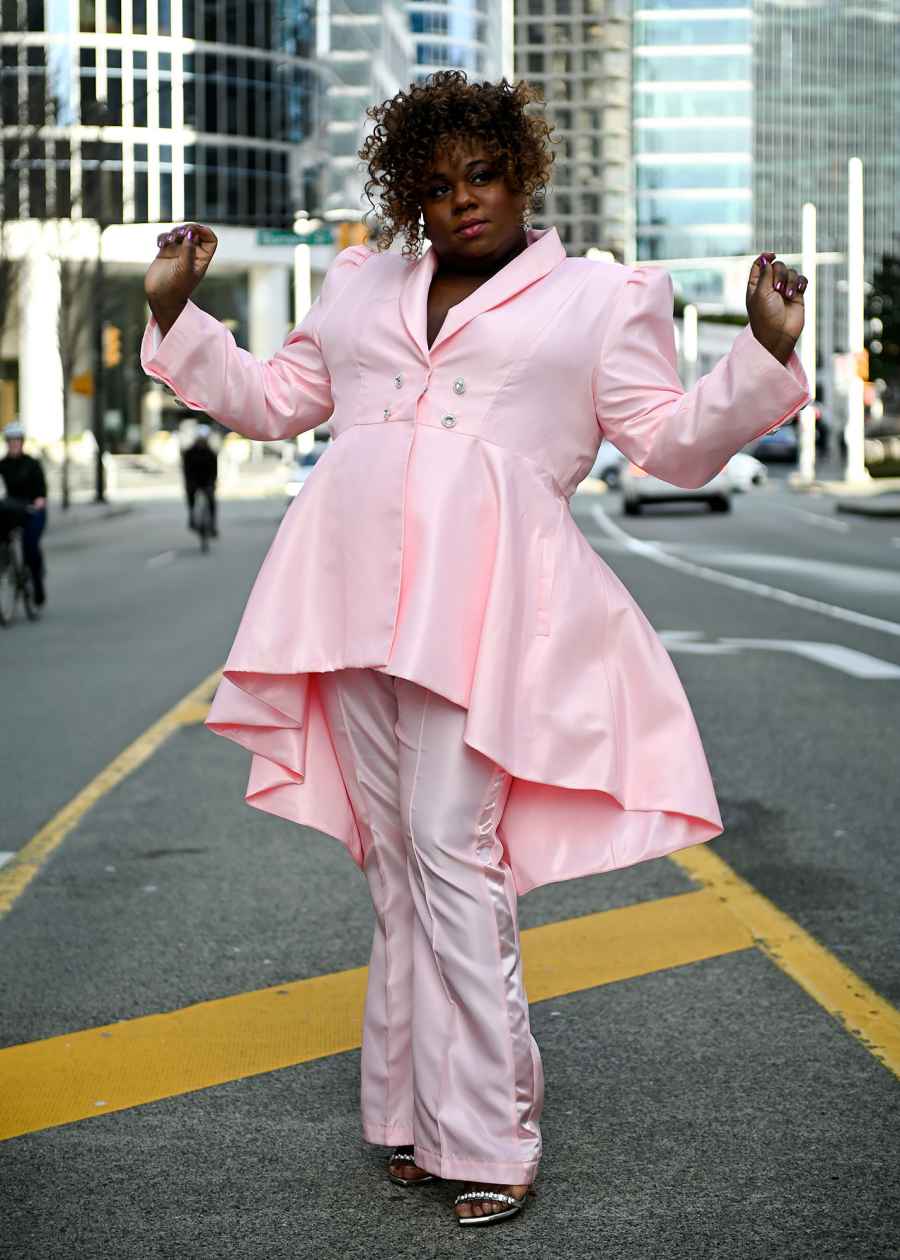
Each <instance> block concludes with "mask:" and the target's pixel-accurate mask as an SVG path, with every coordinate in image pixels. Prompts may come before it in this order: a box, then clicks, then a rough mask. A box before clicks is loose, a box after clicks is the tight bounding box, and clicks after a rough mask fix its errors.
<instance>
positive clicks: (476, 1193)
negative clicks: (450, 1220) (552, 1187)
mask: <svg viewBox="0 0 900 1260" xmlns="http://www.w3.org/2000/svg"><path fill="white" fill-rule="evenodd" d="M533 1194H534V1191H533V1190H532V1189H531V1187H530V1186H529V1188H528V1189H527V1190H526V1191H525V1193H524V1194H523V1195H522V1197H521V1199H517V1198H516V1197H515V1195H512V1194H504V1193H503V1191H502V1190H478V1189H476V1190H466V1191H464V1192H463V1193H462V1194H458V1195H457V1196H456V1198H455V1199H454V1200H453V1206H454V1207H457V1206H458V1205H459V1204H460V1203H482V1202H483V1201H484V1200H485V1199H487V1200H488V1201H489V1202H491V1203H503V1204H505V1205H506V1207H505V1210H504V1211H503V1212H489V1213H488V1214H487V1215H485V1216H457V1218H456V1219H457V1221H458V1222H459V1223H460V1225H493V1224H494V1222H495V1221H506V1220H509V1218H510V1217H511V1216H518V1215H519V1213H520V1212H521V1211H522V1208H523V1207H524V1206H525V1201H526V1200H527V1198H528V1196H529V1195H533Z"/></svg>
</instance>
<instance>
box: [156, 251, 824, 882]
mask: <svg viewBox="0 0 900 1260" xmlns="http://www.w3.org/2000/svg"><path fill="white" fill-rule="evenodd" d="M434 268H435V257H434V255H433V252H432V251H428V252H427V253H426V254H425V255H424V256H423V257H422V258H421V259H420V260H419V261H418V262H415V263H410V262H408V261H407V260H405V259H403V258H402V257H401V256H400V255H398V254H393V253H391V254H376V253H373V252H371V251H370V250H368V249H367V248H365V247H354V248H351V249H347V250H344V251H343V252H342V253H341V254H339V255H338V257H337V258H336V259H335V260H334V262H333V264H332V266H331V268H330V269H329V272H328V274H327V276H326V278H325V282H324V285H323V288H322V292H321V294H320V296H319V298H318V300H317V301H316V302H315V303H314V305H313V306H312V308H311V310H310V312H309V314H308V315H307V317H306V319H305V320H304V321H303V323H302V324H301V325H300V327H299V328H297V329H295V330H294V332H292V333H291V335H290V336H289V337H288V339H287V341H286V342H285V344H284V346H283V347H282V348H281V349H280V350H279V351H278V352H277V353H276V354H275V355H274V356H273V357H272V358H271V359H270V360H269V361H268V362H266V363H260V362H258V361H257V360H256V359H254V358H253V357H252V356H251V355H249V354H247V353H246V352H245V351H243V350H240V349H238V348H237V346H236V345H235V343H234V340H233V338H232V337H231V334H230V333H229V332H228V331H227V330H226V329H225V328H224V327H223V326H222V325H221V324H219V323H217V322H216V321H215V320H214V319H212V318H211V317H210V316H208V315H206V314H204V313H203V312H202V311H201V310H200V309H199V308H198V307H197V306H195V305H193V304H192V303H189V304H188V307H187V308H186V310H185V311H184V312H183V313H182V315H181V316H180V318H179V319H178V320H177V322H176V323H175V324H174V325H173V326H172V328H171V329H170V330H169V332H168V333H167V335H166V336H165V337H164V338H163V339H162V341H161V342H160V340H159V334H158V330H157V329H155V327H154V325H153V323H152V321H151V325H150V326H149V327H148V330H147V333H146V334H145V339H144V345H143V349H142V359H143V364H144V368H145V370H146V371H147V372H148V373H149V374H151V375H152V376H154V377H157V378H158V379H159V380H161V381H164V382H165V383H166V384H167V385H169V386H170V387H171V388H172V389H173V390H174V391H175V393H176V394H177V395H178V396H179V397H180V398H181V399H182V400H183V401H184V402H185V403H186V404H187V405H188V406H190V407H192V408H195V409H197V410H202V411H205V412H207V413H208V414H210V415H213V416H215V417H216V418H217V419H219V420H221V421H222V423H223V424H226V425H228V426H229V427H230V428H232V429H235V430H236V431H237V432H238V433H242V434H245V435H246V436H248V437H251V438H259V439H262V438H289V437H293V436H294V435H296V434H298V433H302V432H303V431H304V430H307V429H311V428H313V427H314V426H316V425H321V424H323V423H324V422H326V421H329V423H330V428H331V432H332V434H333V436H334V439H335V440H334V441H333V442H332V443H331V444H330V445H329V447H328V448H327V449H326V451H325V453H324V455H323V456H322V458H321V459H320V460H319V462H318V463H317V465H316V467H315V469H314V470H313V473H312V475H311V476H310V477H309V479H308V480H307V482H306V485H305V486H304V489H303V491H302V492H301V494H300V495H298V497H297V498H296V500H295V501H294V503H293V504H292V506H291V507H290V509H289V510H288V512H287V515H286V517H285V519H284V522H283V523H282V525H281V528H280V529H279V531H278V534H277V536H276V538H275V540H274V542H273V544H272V547H271V549H270V551H269V554H268V556H267V557H266V560H265V562H264V564H263V566H262V569H261V571H260V574H259V576H258V578H257V581H256V584H255V586H254V588H253V591H252V593H251V596H250V599H249V601H248V604H247V607H246V610H245V612H244V616H243V619H242V621H241V624H240V628H239V630H238V633H237V637H236V639H235V642H234V646H233V648H232V651H231V653H230V655H229V657H228V661H227V663H226V668H225V676H224V680H223V682H222V684H221V686H220V688H219V690H218V692H217V695H216V698H215V701H214V704H213V707H212V710H211V713H210V716H209V719H208V725H209V726H210V727H211V729H212V730H214V731H216V732H218V733H219V734H222V735H226V736H227V737H228V738H230V739H233V740H236V741H237V742H238V743H240V744H242V745H243V746H244V747H246V748H247V749H249V750H250V752H251V753H252V754H253V758H252V765H251V773H250V783H249V787H248V789H247V799H248V801H249V802H250V803H251V804H252V805H255V806H257V807H258V808H260V809H263V810H268V811H270V812H272V813H274V814H279V815H281V816H283V817H285V818H290V819H292V820H293V821H295V822H297V823H300V824H304V825H308V826H312V827H315V828H317V829H319V830H321V831H324V832H326V833H328V834H329V835H332V836H335V837H337V838H338V839H339V840H341V841H342V842H343V843H344V844H345V845H346V847H347V848H348V850H349V851H350V853H351V855H352V856H353V857H354V859H355V860H356V861H357V862H358V863H361V862H362V861H363V858H364V853H363V850H362V839H361V836H360V833H359V829H358V828H357V826H356V823H355V820H354V817H353V812H352V810H351V808H350V805H349V802H348V799H347V793H346V789H345V787H344V784H343V780H342V778H341V773H340V770H339V768H338V765H337V762H336V760H335V757H334V753H333V750H332V746H331V740H330V737H329V734H328V730H327V727H326V724H325V721H324V717H323V713H322V708H321V705H320V702H319V698H318V692H317V688H316V675H317V674H319V673H321V672H323V671H326V670H335V669H342V668H349V667H369V668H373V669H378V670H382V671H385V672H387V673H390V674H394V675H399V676H401V677H404V678H408V679H411V680H412V681H413V682H417V683H419V684H421V685H422V686H425V687H428V688H430V689H431V690H433V691H436V692H439V693H440V694H441V695H443V696H445V697H447V698H448V699H449V700H451V701H453V702H454V703H456V704H459V705H462V706H464V707H465V708H466V710H467V717H466V726H465V740H466V742H467V743H468V744H470V745H471V746H472V747H473V748H476V749H478V750H479V751H481V752H482V753H484V754H485V755H486V756H488V757H490V758H491V759H493V760H494V761H495V762H496V763H497V764H499V765H501V766H503V767H504V768H505V769H507V770H508V771H509V773H510V774H511V775H512V776H513V779H514V782H513V785H512V788H511V791H510V795H509V798H508V802H507V805H506V809H505V811H504V814H503V818H502V820H501V824H500V839H501V841H502V843H503V845H504V847H505V850H506V855H507V859H508V861H509V863H510V865H511V867H512V870H513V874H514V877H515V880H516V884H517V887H518V889H519V891H520V892H524V891H527V890H528V889H530V888H533V887H535V886H537V885H539V884H544V883H548V882H550V881H553V880H561V879H570V878H572V877H573V876H577V875H585V874H590V873H594V872H597V871H603V870H609V869H612V868H615V867H621V866H626V865H629V864H631V863H634V862H639V861H643V860H645V859H647V858H652V857H658V856H660V855H661V854H664V853H669V852H671V851H673V850H674V849H677V848H681V847H683V846H686V845H691V844H695V843H697V842H699V841H703V840H708V839H710V838H712V837H713V836H716V835H718V834H719V833H720V832H721V830H722V821H721V817H720V814H719V810H718V807H717V803H716V798H715V793H714V790H713V785H712V781H711V778H710V774H709V768H708V765H707V761H706V757H705V755H704V751H703V748H702V745H701V742H700V738H699V734H698V732H697V727H696V724H695V721H694V718H693V714H692V713H691V710H690V707H689V704H688V701H687V698H686V696H685V694H684V690H683V688H682V686H681V683H680V681H679V679H678V676H677V674H676V672H675V669H674V667H673V665H672V662H671V660H670V658H669V656H668V654H667V652H666V651H665V649H664V648H663V646H662V644H661V642H660V640H659V639H658V637H657V635H656V634H655V632H654V631H653V629H652V627H651V626H650V624H649V623H648V621H647V619H646V618H645V617H644V615H643V613H642V612H641V610H640V608H639V607H638V605H637V604H636V603H635V601H634V600H633V598H632V597H631V596H630V595H629V593H628V591H627V590H626V589H625V587H624V586H623V585H622V584H621V582H620V581H619V580H618V578H617V577H616V576H615V574H614V573H613V572H612V570H611V569H610V568H609V567H608V566H607V565H606V564H605V563H604V562H603V560H601V559H600V558H599V557H598V556H597V555H596V554H595V553H594V551H592V549H591V547H590V546H589V544H588V543H587V541H586V540H585V538H584V536H583V535H582V533H581V532H580V530H579V529H578V527H577V526H576V524H575V522H574V520H573V519H572V516H571V513H570V511H569V500H570V497H571V495H572V492H573V491H574V489H575V487H576V486H577V485H578V483H579V482H580V481H581V480H582V479H583V478H584V476H585V475H586V474H587V472H588V471H589V469H590V468H591V465H592V463H593V460H594V457H595V455H596V451H597V447H598V445H599V443H600V440H601V438H603V437H604V436H605V437H608V438H609V439H610V440H611V441H612V442H614V443H615V445H616V446H617V447H618V448H619V449H620V450H621V451H622V452H623V453H624V454H625V455H627V456H628V457H629V458H630V459H631V460H633V461H634V463H636V464H638V465H639V466H640V467H642V468H644V469H646V470H647V471H648V472H650V473H653V474H654V475H656V476H659V477H662V478H663V479H664V480H666V481H670V482H674V483H675V484H676V485H681V486H699V485H702V484H703V483H704V482H706V481H708V480H709V479H710V478H711V477H712V476H713V475H714V474H715V473H717V472H718V471H719V470H720V469H721V468H723V467H724V465H725V463H726V462H727V460H728V459H729V458H730V456H731V455H732V454H734V453H735V452H736V451H738V450H739V449H740V448H741V447H742V446H744V445H745V444H746V443H747V442H749V441H750V440H751V439H753V438H755V437H757V436H758V435H760V434H762V433H765V432H768V431H769V430H771V429H773V428H776V427H777V426H778V425H779V424H781V423H782V422H783V421H784V420H786V419H787V418H788V417H789V416H791V415H793V414H794V413H795V412H796V411H797V410H798V409H799V408H800V407H802V406H803V405H804V404H805V403H806V402H807V400H808V398H809V391H808V386H807V381H806V378H805V376H804V374H803V371H802V369H801V367H800V364H799V361H798V359H797V357H796V356H792V357H791V360H790V361H789V363H788V365H787V366H786V367H782V365H781V364H780V363H778V361H777V360H776V359H775V358H774V357H773V356H772V355H771V354H769V352H768V351H767V350H765V349H764V348H763V347H762V346H761V345H760V344H759V343H758V342H757V341H756V340H755V338H754V337H753V334H752V332H751V331H750V329H749V327H748V328H746V329H744V330H743V331H742V332H741V333H740V334H739V336H738V337H737V339H736V341H735V343H734V346H733V348H732V349H731V351H730V352H729V354H728V355H727V356H726V357H725V358H723V359H722V360H721V361H720V362H719V363H718V364H717V365H716V366H715V368H714V369H713V370H712V371H711V372H710V373H709V374H708V375H706V376H704V377H703V378H702V379H700V380H699V381H698V382H697V384H696V385H695V386H694V388H693V389H691V390H690V391H688V392H685V390H684V389H683V387H682V385H681V383H680V381H679V378H678V374H677V370H676V356H675V345H674V333H673V324H672V282H671V279H670V277H669V275H668V274H667V273H666V272H665V271H662V270H659V269H656V268H651V267H641V266H635V267H629V266H623V265H621V264H619V263H612V262H609V263H604V262H591V261H588V260H587V259H582V258H567V257H566V255H565V251H564V250H563V247H562V245H561V243H560V240H559V237H558V235H557V233H556V231H555V229H549V230H546V231H543V232H539V231H529V245H528V248H527V249H525V250H524V251H523V252H522V253H521V254H519V255H518V256H517V257H516V258H514V259H513V260H512V261H511V262H510V263H508V264H507V265H506V266H505V267H504V268H503V269H502V270H501V271H498V272H497V273H496V274H495V275H493V276H492V277H491V278H490V279H489V280H488V281H486V282H485V283H484V284H483V285H481V287H480V288H479V289H477V290H476V291H475V292H474V293H473V294H471V295H470V296H469V297H467V298H466V299H465V300H464V301H462V302H460V303H459V304H458V305H456V306H454V307H452V308H451V310H450V311H449V313H448V314H447V317H446V319H445V321H444V324H443V326H442V328H441V330H440V332H439V333H438V336H437V338H436V339H435V341H434V343H433V345H432V346H431V347H430V348H429V347H428V345H427V343H426V299H427V295H428V289H429V285H430V281H431V277H432V275H433V273H434Z"/></svg>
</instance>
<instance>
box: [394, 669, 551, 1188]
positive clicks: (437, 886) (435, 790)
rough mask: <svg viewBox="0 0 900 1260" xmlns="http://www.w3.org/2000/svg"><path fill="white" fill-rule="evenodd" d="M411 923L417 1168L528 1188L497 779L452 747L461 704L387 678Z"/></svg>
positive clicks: (528, 1053)
mask: <svg viewBox="0 0 900 1260" xmlns="http://www.w3.org/2000/svg"><path fill="white" fill-rule="evenodd" d="M396 694H397V701H398V720H397V738H398V741H399V775H400V792H401V804H402V824H403V827H404V831H405V836H406V841H407V845H408V869H409V877H410V888H411V890H412V895H413V901H414V904H415V912H416V917H415V925H414V929H413V955H414V962H413V1012H412V1058H413V1078H414V1125H413V1127H414V1134H413V1142H414V1145H415V1153H416V1163H417V1164H418V1165H419V1166H420V1167H421V1168H425V1169H427V1170H428V1171H429V1172H432V1173H435V1174H437V1175H438V1176H442V1177H448V1178H459V1179H461V1180H467V1181H468V1180H471V1181H476V1180H477V1181H487V1182H494V1183H499V1184H517V1183H518V1184H526V1183H530V1182H531V1181H533V1180H534V1178H535V1175H536V1173H537V1166H538V1162H539V1160H540V1155H541V1135H540V1128H539V1121H540V1114H541V1110H542V1106H543V1097H544V1082H543V1072H542V1067H541V1060H540V1054H539V1053H538V1049H537V1045H536V1044H535V1041H534V1039H533V1037H532V1036H531V1030H530V1024H529V1015H528V1001H527V998H526V995H525V990H524V986H523V983H522V970H521V958H520V950H519V934H518V924H517V917H516V891H515V886H514V883H513V878H512V873H511V872H510V869H509V867H508V865H507V864H506V862H505V860H504V856H503V849H502V845H501V844H500V842H499V840H498V838H497V824H498V823H499V821H500V817H501V815H502V812H503V807H504V805H505V803H506V798H507V795H508V793H509V788H510V785H511V780H510V777H509V775H508V774H507V773H506V772H505V771H504V770H502V769H501V768H500V767H498V766H496V765H495V764H494V763H493V762H492V761H490V760H489V759H488V758H487V757H485V756H483V755H482V754H481V753H479V752H477V751H476V750H475V749H473V748H470V747H469V746H468V745H467V744H465V743H464V741H463V730H464V727H465V719H466V713H465V709H463V708H460V707H459V706H458V705H455V704H453V703H451V702H450V701H448V700H446V699H444V698H443V697H441V696H438V695H436V694H435V693H434V692H431V691H428V690H426V689H424V688H422V687H419V686H417V685H416V684H415V683H411V682H408V681H407V680H405V679H401V678H398V679H396Z"/></svg>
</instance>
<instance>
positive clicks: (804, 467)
mask: <svg viewBox="0 0 900 1260" xmlns="http://www.w3.org/2000/svg"><path fill="white" fill-rule="evenodd" d="M802 222H803V226H802V245H803V261H802V262H801V264H800V266H801V268H802V271H803V274H804V275H805V276H806V278H807V280H808V281H809V284H808V285H807V288H806V292H805V293H804V294H803V306H804V312H805V319H804V323H803V332H802V333H801V336H800V361H801V363H802V364H803V370H804V372H805V373H806V379H807V380H808V381H809V388H810V393H811V394H812V397H813V401H812V402H810V403H809V404H808V405H807V406H806V407H804V408H803V410H802V411H801V412H800V423H799V429H800V477H801V479H802V480H803V481H805V482H810V481H812V479H813V478H814V477H815V475H816V409H815V397H816V300H817V294H818V284H819V280H818V273H817V269H816V207H815V206H814V205H813V204H812V202H811V201H807V202H805V203H804V206H803V221H802Z"/></svg>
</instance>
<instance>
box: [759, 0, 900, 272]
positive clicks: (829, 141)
mask: <svg viewBox="0 0 900 1260" xmlns="http://www.w3.org/2000/svg"><path fill="white" fill-rule="evenodd" d="M754 11H755V26H754V55H753V93H754V120H755V127H754V144H753V228H754V239H756V240H758V241H772V242H775V243H777V245H778V248H779V249H783V250H799V249H800V243H801V242H800V210H799V208H800V206H801V205H802V204H803V202H804V201H813V202H815V204H816V207H817V236H818V248H819V250H821V251H839V252H842V251H844V250H845V249H846V245H847V162H848V160H849V159H850V158H851V157H859V158H861V159H862V162H863V179H864V200H865V275H866V279H867V280H871V278H872V273H873V270H874V268H875V267H876V266H877V265H878V263H879V260H880V259H881V258H882V256H883V255H884V254H886V253H895V254H896V253H898V252H900V0H854V3H852V4H849V3H843V2H842V0H816V2H814V3H805V4H801V3H799V0H790V2H788V3H785V0H755V9H754ZM773 248H774V245H773Z"/></svg>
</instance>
